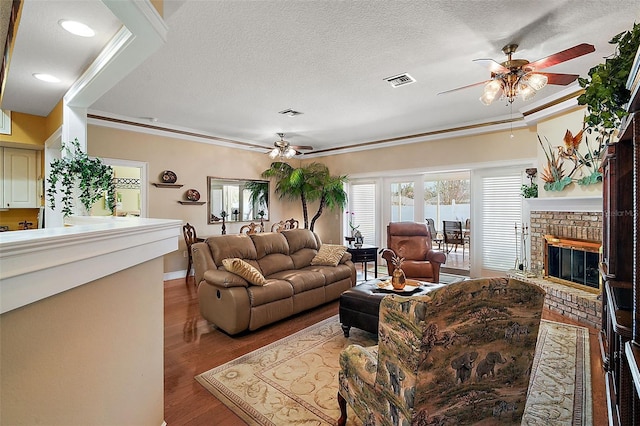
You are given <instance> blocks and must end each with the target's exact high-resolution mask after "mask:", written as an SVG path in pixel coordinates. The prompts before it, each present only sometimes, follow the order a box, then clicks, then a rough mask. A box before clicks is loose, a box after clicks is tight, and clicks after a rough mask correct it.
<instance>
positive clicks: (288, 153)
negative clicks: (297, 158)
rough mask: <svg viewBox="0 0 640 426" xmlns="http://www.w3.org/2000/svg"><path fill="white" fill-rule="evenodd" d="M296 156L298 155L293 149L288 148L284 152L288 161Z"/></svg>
mask: <svg viewBox="0 0 640 426" xmlns="http://www.w3.org/2000/svg"><path fill="white" fill-rule="evenodd" d="M294 155H296V150H295V149H293V148H291V147H289V148H287V150H286V151H285V152H284V158H286V159H290V158H293V156H294Z"/></svg>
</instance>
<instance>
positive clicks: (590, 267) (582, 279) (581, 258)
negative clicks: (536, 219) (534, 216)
mask: <svg viewBox="0 0 640 426" xmlns="http://www.w3.org/2000/svg"><path fill="white" fill-rule="evenodd" d="M594 244H595V243H592V242H584V241H568V240H566V239H558V238H547V243H546V246H547V247H546V262H545V263H546V271H547V274H546V275H547V278H551V279H553V278H555V279H557V280H560V282H563V281H564V282H567V281H568V282H571V283H575V284H579V285H580V286H585V287H588V288H589V289H591V290H599V289H600V275H599V273H598V263H599V260H600V256H599V254H598V252H597V251H594V249H595V247H594ZM597 244H598V245H599V243H597Z"/></svg>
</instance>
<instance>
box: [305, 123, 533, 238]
mask: <svg viewBox="0 0 640 426" xmlns="http://www.w3.org/2000/svg"><path fill="white" fill-rule="evenodd" d="M536 145H537V138H536V131H535V128H534V129H520V130H514V131H513V138H512V137H511V131H509V130H506V131H502V132H495V133H488V134H484V135H475V136H465V137H458V138H450V139H439V140H433V141H425V142H418V143H414V144H407V145H398V146H394V147H388V148H380V149H375V150H369V151H360V152H353V153H348V154H340V155H333V156H328V157H323V158H321V159H319V161H322V162H324V163H325V164H326V165H327V166H328V167H329V169H330V170H331V173H332V174H347V175H350V176H353V175H358V174H366V175H373V176H382V175H389V173H391V172H393V173H394V174H401V173H402V171H403V170H405V171H412V172H415V171H416V170H421V171H425V172H427V171H431V170H453V169H456V168H458V167H462V168H470V167H471V168H475V167H478V166H480V165H482V164H483V163H487V164H488V163H505V162H506V163H508V162H509V161H514V160H526V159H533V158H536V155H537V150H536ZM310 161H312V160H310ZM342 221H343V218H342V214H341V212H328V214H327V213H325V214H324V215H323V216H322V217H321V218H320V220H319V221H318V222H317V223H316V231H317V232H318V234H319V235H320V237H321V238H322V240H323V241H327V242H329V241H334V242H335V243H341V240H342V237H341V232H342V231H341V224H342Z"/></svg>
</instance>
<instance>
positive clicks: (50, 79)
mask: <svg viewBox="0 0 640 426" xmlns="http://www.w3.org/2000/svg"><path fill="white" fill-rule="evenodd" d="M33 76H34V77H35V78H37V79H38V80H42V81H46V82H47V83H60V79H59V78H58V77H54V76H52V75H51V74H43V73H39V72H37V73H34V74H33Z"/></svg>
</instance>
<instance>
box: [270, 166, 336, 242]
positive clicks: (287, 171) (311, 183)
mask: <svg viewBox="0 0 640 426" xmlns="http://www.w3.org/2000/svg"><path fill="white" fill-rule="evenodd" d="M262 177H265V178H274V179H275V180H276V187H275V193H276V194H278V195H279V196H280V198H288V199H290V200H292V201H293V200H297V199H300V201H301V203H302V216H303V219H304V227H305V228H308V229H310V230H311V231H313V228H314V226H315V223H316V221H317V220H318V218H319V217H320V216H321V215H322V212H323V211H324V209H325V208H328V209H330V210H333V209H335V208H344V207H345V206H346V204H347V194H346V192H345V191H344V189H343V183H345V182H346V181H347V177H346V176H331V174H330V173H329V168H328V167H327V166H326V165H324V164H321V163H310V164H307V165H305V166H302V167H298V168H295V167H292V166H291V165H289V164H287V163H284V162H279V161H277V162H274V163H271V167H270V168H269V169H267V170H265V171H264V172H262ZM314 201H319V205H318V210H317V212H316V213H315V215H314V216H313V218H312V219H311V223H309V212H308V203H310V202H314Z"/></svg>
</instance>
